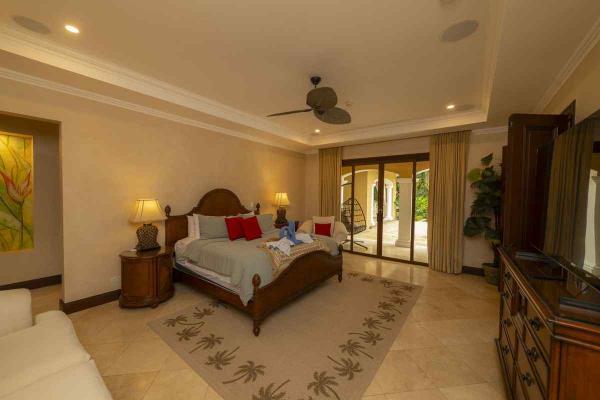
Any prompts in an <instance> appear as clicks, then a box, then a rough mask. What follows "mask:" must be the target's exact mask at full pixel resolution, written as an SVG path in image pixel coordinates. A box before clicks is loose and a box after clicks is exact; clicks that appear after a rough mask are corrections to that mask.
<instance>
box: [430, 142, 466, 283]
mask: <svg viewBox="0 0 600 400" xmlns="http://www.w3.org/2000/svg"><path fill="white" fill-rule="evenodd" d="M469 134H470V132H469V131H464V132H453V133H442V134H440V135H435V136H432V137H431V139H430V141H429V165H430V167H429V168H430V169H429V211H428V214H429V215H428V217H427V250H428V253H429V266H430V267H431V268H432V269H433V270H435V271H441V272H447V273H453V274H459V273H461V272H462V251H463V232H462V228H463V223H464V218H463V215H464V208H465V185H466V179H467V152H468V149H469Z"/></svg>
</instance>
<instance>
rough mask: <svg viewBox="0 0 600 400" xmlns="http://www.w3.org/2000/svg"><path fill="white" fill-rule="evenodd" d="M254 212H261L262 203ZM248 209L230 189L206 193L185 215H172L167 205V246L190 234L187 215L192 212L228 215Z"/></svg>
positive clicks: (247, 211) (243, 212)
mask: <svg viewBox="0 0 600 400" xmlns="http://www.w3.org/2000/svg"><path fill="white" fill-rule="evenodd" d="M252 211H253V212H254V214H257V215H258V214H260V203H256V208H255V209H254V210H252ZM249 212H251V211H250V210H248V209H247V208H246V207H244V205H243V204H242V202H241V201H240V199H239V198H238V197H237V196H236V195H235V193H233V192H232V191H231V190H229V189H213V190H211V191H210V192H208V193H206V194H205V195H204V196H202V198H201V199H200V201H199V202H198V205H197V206H196V207H194V208H192V210H191V211H190V212H188V213H185V214H183V215H171V207H170V206H169V205H167V206H166V207H165V214H167V220H166V221H165V246H166V247H173V246H174V245H175V243H176V242H177V241H178V240H181V239H184V238H186V237H187V235H188V226H187V218H186V216H188V215H192V214H202V215H214V216H228V215H237V214H246V213H249Z"/></svg>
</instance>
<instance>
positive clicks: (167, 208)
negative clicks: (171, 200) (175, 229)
mask: <svg viewBox="0 0 600 400" xmlns="http://www.w3.org/2000/svg"><path fill="white" fill-rule="evenodd" d="M165 214H166V215H167V218H169V217H170V216H171V206H170V205H168V204H167V206H166V207H165Z"/></svg>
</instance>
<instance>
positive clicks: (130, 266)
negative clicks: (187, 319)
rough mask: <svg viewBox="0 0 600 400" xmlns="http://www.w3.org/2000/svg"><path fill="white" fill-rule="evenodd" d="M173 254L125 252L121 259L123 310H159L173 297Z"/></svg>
mask: <svg viewBox="0 0 600 400" xmlns="http://www.w3.org/2000/svg"><path fill="white" fill-rule="evenodd" d="M171 256H172V251H171V250H167V249H164V248H161V249H158V250H150V251H144V252H136V251H124V252H122V253H121V254H120V257H121V297H119V305H120V306H121V307H146V306H151V307H152V308H154V307H156V306H158V304H159V303H162V302H163V301H165V300H168V299H170V298H171V297H173V293H174V292H175V289H174V287H173V264H172V260H171Z"/></svg>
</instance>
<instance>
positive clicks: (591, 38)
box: [535, 18, 600, 113]
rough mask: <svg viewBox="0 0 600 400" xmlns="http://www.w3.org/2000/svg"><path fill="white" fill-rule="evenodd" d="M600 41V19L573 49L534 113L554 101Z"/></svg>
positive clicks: (542, 109) (539, 111)
mask: <svg viewBox="0 0 600 400" xmlns="http://www.w3.org/2000/svg"><path fill="white" fill-rule="evenodd" d="M599 41H600V18H598V19H597V20H596V22H595V23H594V25H593V26H592V28H591V29H590V31H589V32H588V33H587V35H585V37H584V38H583V40H582V41H581V43H579V46H577V48H576V49H575V52H573V54H572V55H571V57H569V59H568V60H567V62H566V63H565V65H564V66H563V68H562V69H561V70H560V72H559V73H558V75H556V77H555V78H554V80H553V81H552V83H551V84H550V86H549V87H548V89H547V90H546V92H545V93H544V95H543V96H542V98H541V99H540V101H539V103H538V104H537V106H536V107H535V112H537V113H541V112H542V111H544V109H545V108H546V107H548V105H549V104H550V102H551V101H552V100H553V99H554V97H555V96H556V94H557V93H558V91H559V90H560V88H561V87H563V85H564V84H565V83H566V82H567V80H568V79H569V78H570V77H571V75H573V72H575V70H576V69H577V67H579V65H580V64H581V63H582V62H583V60H584V59H585V57H586V56H587V55H588V54H589V52H590V51H591V50H592V49H593V48H594V46H596V44H598V42H599Z"/></svg>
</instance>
